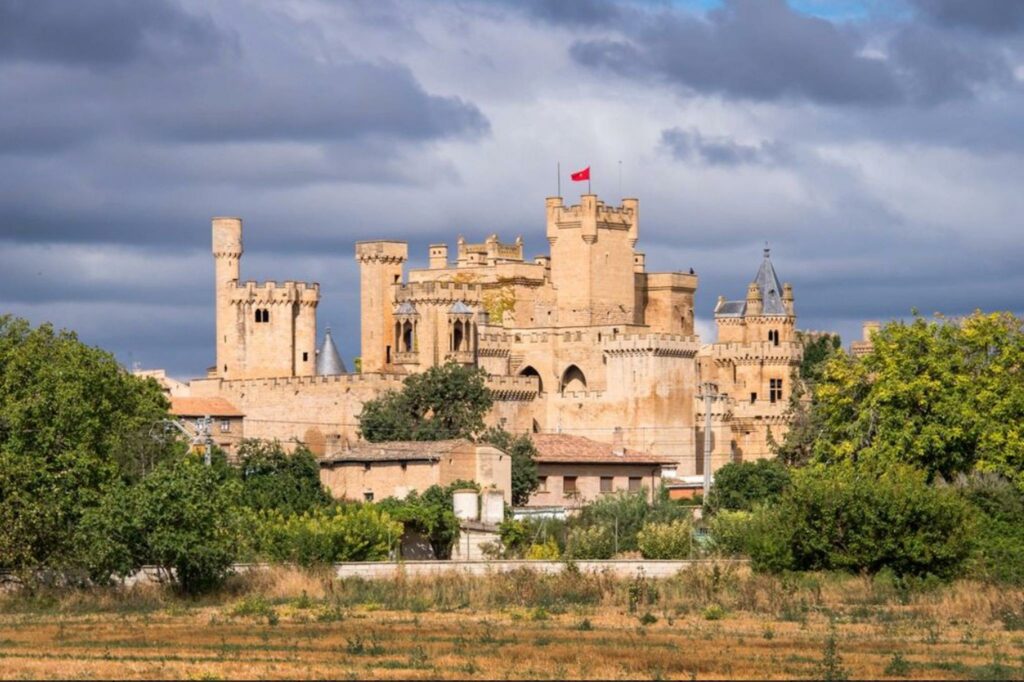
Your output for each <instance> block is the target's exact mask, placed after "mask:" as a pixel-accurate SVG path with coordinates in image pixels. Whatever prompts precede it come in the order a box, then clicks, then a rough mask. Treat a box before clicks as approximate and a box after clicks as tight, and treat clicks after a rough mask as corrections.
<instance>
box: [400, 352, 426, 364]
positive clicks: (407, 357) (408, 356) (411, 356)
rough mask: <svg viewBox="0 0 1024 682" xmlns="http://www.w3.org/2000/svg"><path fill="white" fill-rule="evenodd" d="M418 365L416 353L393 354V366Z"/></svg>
mask: <svg viewBox="0 0 1024 682" xmlns="http://www.w3.org/2000/svg"><path fill="white" fill-rule="evenodd" d="M419 363H420V354H419V353H416V352H410V351H406V352H404V353H395V364H396V365H418V364H419Z"/></svg>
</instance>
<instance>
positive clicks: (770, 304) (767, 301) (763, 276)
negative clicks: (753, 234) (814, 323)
mask: <svg viewBox="0 0 1024 682" xmlns="http://www.w3.org/2000/svg"><path fill="white" fill-rule="evenodd" d="M754 283H755V284H757V288H758V289H760V290H761V300H762V301H763V303H762V306H761V314H762V315H786V314H787V313H786V306H785V304H784V303H783V302H782V284H780V283H779V277H778V275H776V274H775V267H774V266H772V259H771V250H770V249H769V248H768V242H765V243H764V260H762V261H761V267H760V268H758V270H757V276H756V277H754Z"/></svg>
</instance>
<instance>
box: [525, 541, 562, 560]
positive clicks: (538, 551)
mask: <svg viewBox="0 0 1024 682" xmlns="http://www.w3.org/2000/svg"><path fill="white" fill-rule="evenodd" d="M561 555H562V553H561V551H559V549H558V543H557V542H555V540H554V538H550V539H548V540H547V541H546V542H544V543H542V544H537V543H534V544H532V545H530V548H529V549H528V550H526V558H527V559H531V560H536V561H551V560H554V559H557V558H558V557H560V556H561Z"/></svg>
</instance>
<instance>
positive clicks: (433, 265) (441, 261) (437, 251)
mask: <svg viewBox="0 0 1024 682" xmlns="http://www.w3.org/2000/svg"><path fill="white" fill-rule="evenodd" d="M447 267H448V245H447V244H431V245H430V269H431V270H443V269H445V268H447Z"/></svg>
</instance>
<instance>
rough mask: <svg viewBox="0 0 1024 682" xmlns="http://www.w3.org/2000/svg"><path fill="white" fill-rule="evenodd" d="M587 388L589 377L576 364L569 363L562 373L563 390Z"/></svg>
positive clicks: (583, 389)
mask: <svg viewBox="0 0 1024 682" xmlns="http://www.w3.org/2000/svg"><path fill="white" fill-rule="evenodd" d="M585 390H587V377H586V376H585V375H584V374H583V370H581V369H580V368H579V367H577V366H576V365H569V366H568V367H566V368H565V372H563V373H562V392H563V393H564V392H565V391H585Z"/></svg>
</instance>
